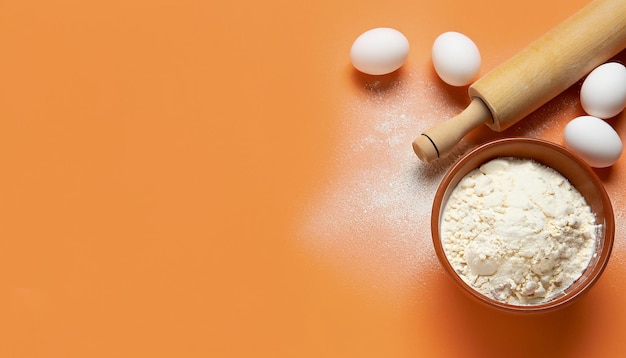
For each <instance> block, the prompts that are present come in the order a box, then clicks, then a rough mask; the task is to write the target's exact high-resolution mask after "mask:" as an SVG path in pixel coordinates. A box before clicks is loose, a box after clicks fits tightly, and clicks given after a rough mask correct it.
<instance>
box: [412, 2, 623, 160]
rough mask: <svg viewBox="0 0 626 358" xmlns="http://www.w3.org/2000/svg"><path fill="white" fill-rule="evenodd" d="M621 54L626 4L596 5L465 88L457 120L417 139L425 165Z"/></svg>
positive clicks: (521, 114)
mask: <svg viewBox="0 0 626 358" xmlns="http://www.w3.org/2000/svg"><path fill="white" fill-rule="evenodd" d="M624 48H626V0H595V1H592V2H591V3H589V4H588V5H586V6H585V7H584V8H582V9H581V10H579V11H578V12H577V13H575V14H574V15H572V16H571V17H570V18H568V19H567V20H565V21H564V22H562V23H561V24H559V25H558V26H556V27H555V28H553V29H552V30H550V31H549V32H547V33H546V34H545V35H543V36H542V37H541V38H539V39H537V40H535V41H534V42H533V43H531V44H530V45H529V46H528V47H526V48H525V49H523V50H522V51H521V52H519V53H518V54H516V55H515V56H513V57H512V58H510V59H509V60H507V61H506V62H504V63H502V64H501V65H499V66H498V67H496V68H494V69H493V70H491V71H490V72H489V73H487V74H486V75H484V76H483V77H482V78H480V79H478V80H477V81H476V82H474V83H473V84H472V85H471V86H470V87H469V90H468V92H469V96H470V98H471V102H470V104H469V106H468V107H467V108H466V109H465V110H464V111H463V112H461V113H460V114H458V115H457V116H455V117H453V118H451V119H449V120H448V121H446V122H442V123H440V124H438V125H436V126H434V127H432V128H430V129H428V130H427V131H425V132H424V133H422V135H420V136H419V137H417V139H415V141H414V142H413V150H414V151H415V154H417V156H418V157H419V158H420V159H421V160H422V161H425V162H430V161H433V160H435V159H437V158H440V157H443V156H445V155H446V153H447V152H449V151H450V150H451V149H452V148H453V147H454V146H455V145H456V144H457V143H458V142H459V141H460V140H461V138H463V136H465V135H466V134H467V133H468V132H469V131H471V130H472V129H473V128H476V127H477V126H478V125H480V124H481V123H485V124H486V125H487V126H488V127H489V128H491V129H492V130H494V131H497V132H500V131H503V130H505V129H507V128H508V127H510V126H511V125H513V124H514V123H516V122H517V121H519V120H520V119H522V118H524V117H525V116H527V115H528V114H530V113H531V112H533V111H534V110H536V109H537V108H539V107H540V106H542V105H543V104H545V103H546V102H548V101H549V100H551V99H552V98H554V97H556V96H557V95H558V94H559V93H561V92H563V91H565V90H566V89H567V88H569V87H570V86H572V85H573V84H574V83H576V81H578V80H580V79H581V78H583V77H584V76H585V75H587V74H588V73H589V72H591V71H592V70H593V69H594V68H595V67H597V66H599V65H601V64H603V63H604V62H606V61H607V60H609V59H610V58H611V57H613V56H615V55H616V54H618V53H619V52H620V51H622V50H623V49H624Z"/></svg>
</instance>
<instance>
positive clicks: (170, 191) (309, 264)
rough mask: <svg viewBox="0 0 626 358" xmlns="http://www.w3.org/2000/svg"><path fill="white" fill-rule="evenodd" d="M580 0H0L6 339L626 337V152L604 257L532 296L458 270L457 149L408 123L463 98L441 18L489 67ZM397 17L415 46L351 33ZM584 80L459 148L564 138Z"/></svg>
mask: <svg viewBox="0 0 626 358" xmlns="http://www.w3.org/2000/svg"><path fill="white" fill-rule="evenodd" d="M585 3H586V1H582V0H575V1H568V2H562V1H545V0H527V1H519V2H503V1H496V0H476V1H473V2H467V1H458V0H441V1H425V0H417V1H416V0H411V1H409V0H394V1H387V2H380V1H352V0H348V1H339V2H338V1H331V0H318V1H308V0H307V1H281V0H266V1H263V2H261V1H256V2H253V1H248V2H238V1H221V2H216V1H213V0H211V1H201V0H176V1H173V0H125V1H121V0H107V1H102V0H92V1H76V0H46V1H38V0H2V1H0V49H1V51H0V167H1V168H2V174H0V357H50V358H52V357H152V358H156V357H461V356H463V357H479V356H480V357H485V356H508V357H513V356H548V355H549V356H553V357H589V356H596V357H620V356H623V355H624V351H625V348H626V346H625V345H626V343H625V342H624V333H623V332H624V331H626V306H625V305H624V298H623V297H624V295H626V290H625V286H624V280H623V277H624V276H625V274H626V272H625V268H624V267H625V265H624V261H625V257H624V255H625V248H624V237H623V229H624V227H623V224H622V221H623V220H622V219H623V217H624V215H625V214H626V212H625V211H624V209H623V205H622V204H623V201H624V189H623V183H624V180H625V176H626V165H625V163H626V162H624V161H623V160H622V161H620V162H618V163H617V164H616V165H615V166H613V167H612V168H611V169H606V170H598V173H599V174H600V176H601V177H602V179H603V181H604V182H605V183H606V187H607V190H608V192H609V194H610V195H611V198H612V200H613V203H614V206H615V210H616V215H617V221H618V226H617V236H616V241H615V247H614V251H613V256H612V258H611V261H610V263H609V265H608V267H607V269H606V271H605V273H604V275H603V277H602V278H601V279H600V281H599V282H598V283H597V284H596V286H594V287H593V289H592V290H591V292H589V294H588V295H586V296H584V297H583V299H582V300H581V301H579V302H577V303H576V304H575V305H574V306H571V307H568V308H566V309H564V310H562V311H558V312H554V313H551V314H548V315H544V316H532V317H521V316H510V315H506V314H503V313H500V312H494V311H491V310H489V309H487V308H485V307H482V306H479V305H478V304H477V303H475V302H473V301H470V300H469V299H468V298H467V297H466V296H463V295H462V294H461V293H460V291H459V290H458V289H457V287H455V286H454V284H453V282H452V280H451V279H449V278H448V277H446V275H445V273H444V271H443V270H442V268H441V267H440V266H439V264H438V262H437V261H436V257H435V255H434V251H433V248H432V245H431V242H430V230H429V227H428V223H429V219H430V212H429V205H430V202H431V200H432V196H433V194H434V191H435V189H436V185H437V183H438V181H439V179H440V178H441V175H442V174H443V171H444V170H445V169H446V168H447V166H448V165H449V164H450V161H442V162H438V163H435V164H424V163H421V162H419V161H418V160H417V158H416V157H415V156H414V155H413V153H412V151H411V146H410V143H411V141H412V139H413V137H414V136H415V135H418V134H419V133H420V132H421V131H422V130H424V129H425V128H427V127H429V126H430V125H432V124H434V123H436V122H438V121H441V120H444V119H446V118H448V117H450V116H452V115H454V114H455V113H457V112H459V111H460V110H461V109H462V108H464V107H465V105H467V102H468V99H467V96H466V88H451V87H449V86H447V85H445V84H444V83H442V82H441V81H440V80H439V79H438V78H437V76H436V75H435V73H434V71H433V70H432V63H431V62H430V46H431V45H432V42H433V41H434V39H435V37H436V36H437V35H439V34H440V33H442V32H444V31H449V30H455V31H460V32H463V33H465V34H466V35H468V36H469V37H471V38H472V39H473V40H474V41H475V42H476V44H477V45H478V47H479V49H480V51H481V54H482V57H483V67H482V69H481V73H483V74H484V73H485V72H486V71H488V70H489V69H490V68H493V67H494V66H496V65H497V64H498V63H500V62H502V61H504V60H505V59H506V58H508V57H509V56H511V55H512V54H514V53H515V52H517V51H518V50H520V49H521V48H522V47H524V46H525V45H526V44H528V43H529V42H530V41H532V40H533V39H535V38H536V37H538V36H540V35H541V34H542V33H544V32H545V31H547V30H548V29H549V28H551V27H552V26H554V25H556V24H557V23H558V22H560V21H561V20H563V19H565V18H566V17H567V16H569V15H570V14H571V13H573V12H574V11H576V10H577V9H578V8H580V7H582V6H583V5H584V4H585ZM381 26H389V27H394V28H396V29H398V30H400V31H402V32H403V33H404V34H405V35H406V36H407V38H408V39H409V42H410V44H411V52H410V55H409V57H408V59H407V62H406V64H405V66H403V67H402V68H401V69H400V70H399V71H397V72H396V73H394V74H392V75H389V76H385V77H382V78H374V77H369V76H365V75H361V74H359V73H357V72H356V71H355V70H354V69H353V68H352V67H351V65H350V62H349V56H348V54H349V50H350V46H351V44H352V42H353V41H354V40H355V39H356V37H357V36H358V35H359V34H361V33H362V32H364V31H365V30H368V29H370V28H374V27H381ZM625 58H626V56H625V55H624V53H622V54H620V55H619V56H618V59H619V60H621V61H624V59H625ZM579 87H580V83H578V84H576V85H574V86H573V87H572V88H571V89H570V90H568V91H566V92H565V93H564V94H562V95H561V96H559V97H557V98H556V99H555V100H553V101H551V102H550V103H548V104H547V105H546V106H544V107H543V108H542V109H540V110H538V111H537V112H535V113H533V114H532V115H531V116H530V118H527V119H526V120H525V121H523V122H521V123H520V124H519V125H516V126H514V127H513V128H511V129H510V130H508V131H507V132H504V133H493V132H490V131H489V130H488V129H487V128H486V127H484V128H479V129H477V130H475V131H473V132H472V133H471V134H470V135H469V136H468V137H467V138H466V139H465V140H464V141H463V143H461V145H460V148H465V149H467V148H470V147H471V146H472V145H475V144H478V143H480V142H483V141H485V140H487V139H489V138H496V137H500V136H510V135H527V136H534V137H541V138H546V139H550V140H552V141H555V142H558V143H562V131H563V127H564V126H565V124H566V123H567V121H568V120H569V119H572V118H574V117H575V116H578V115H581V114H582V109H581V108H580V105H579V103H578V90H579ZM624 116H625V115H624V114H621V115H620V116H618V117H616V118H614V119H611V120H610V123H611V124H613V125H614V126H615V128H616V129H617V130H618V133H620V135H622V136H624V135H626V127H625V126H624V124H623V123H624V120H625V119H626V118H624ZM457 154H460V153H457Z"/></svg>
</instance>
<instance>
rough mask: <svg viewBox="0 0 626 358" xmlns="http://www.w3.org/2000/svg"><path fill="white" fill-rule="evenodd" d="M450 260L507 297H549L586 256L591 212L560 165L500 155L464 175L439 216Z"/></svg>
mask: <svg viewBox="0 0 626 358" xmlns="http://www.w3.org/2000/svg"><path fill="white" fill-rule="evenodd" d="M441 236H442V243H443V247H444V251H445V253H446V256H447V257H448V260H449V261H450V263H451V264H452V266H453V267H454V269H455V270H456V271H457V272H458V273H459V275H460V276H461V278H462V279H463V280H464V281H465V282H467V283H468V284H469V285H470V286H472V287H474V288H475V289H476V290H478V291H479V292H481V293H482V294H484V295H486V296H489V297H491V298H493V299H496V300H498V301H502V302H507V303H511V304H538V303H542V302H546V301H549V300H550V299H551V298H553V297H554V296H556V295H558V294H559V293H561V292H563V291H564V290H565V289H566V288H567V287H569V286H570V285H571V284H572V283H574V282H575V281H576V280H577V279H578V278H579V277H580V276H581V274H582V272H583V271H584V270H585V268H586V267H587V265H588V264H589V261H590V260H591V258H592V256H593V254H594V250H595V241H596V225H595V217H594V215H593V213H592V212H591V209H590V208H589V206H588V205H587V203H586V201H585V199H584V198H583V197H582V195H581V194H580V193H579V192H578V191H577V190H576V189H575V188H574V187H573V186H572V185H571V184H570V183H569V182H568V181H567V179H565V178H564V177H563V176H562V175H561V174H560V173H558V172H557V171H555V170H553V169H552V168H548V167H546V166H543V165H541V164H539V163H537V162H534V161H532V160H527V159H519V158H498V159H494V160H492V161H490V162H488V163H485V164H483V165H482V166H481V167H480V168H478V169H476V170H474V171H472V172H470V173H469V174H468V175H466V176H465V177H464V178H463V179H462V180H461V181H460V182H459V184H458V185H457V187H456V188H455V189H454V190H453V192H452V194H451V195H450V198H449V199H448V201H447V203H446V205H445V207H444V210H443V213H442V221H441Z"/></svg>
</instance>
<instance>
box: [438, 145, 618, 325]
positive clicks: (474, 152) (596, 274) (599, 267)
mask: <svg viewBox="0 0 626 358" xmlns="http://www.w3.org/2000/svg"><path fill="white" fill-rule="evenodd" d="M511 143H522V144H524V145H530V146H538V147H542V148H548V149H550V150H553V151H556V152H558V153H560V154H562V155H564V156H566V157H568V158H569V159H571V160H572V162H573V163H574V164H576V165H578V166H579V167H580V169H582V170H583V171H584V172H585V174H586V175H587V176H588V177H589V179H590V181H591V182H592V184H593V186H594V187H595V188H596V189H597V191H598V194H599V195H600V200H601V202H602V208H603V209H604V213H605V215H604V216H605V220H604V228H603V232H604V235H603V247H602V252H601V253H600V255H599V256H600V257H598V259H597V262H596V263H595V266H593V267H592V268H593V271H592V273H591V274H590V275H585V276H584V277H583V278H584V280H585V281H582V283H580V284H578V285H577V288H576V289H574V290H573V291H571V292H570V293H568V294H567V295H560V296H557V297H555V298H553V299H551V300H550V301H547V302H544V303H540V304H536V305H514V304H509V303H506V302H501V301H498V300H495V299H493V298H490V297H488V296H485V295H483V294H481V293H480V292H478V291H477V290H476V289H474V288H473V287H471V286H470V285H469V284H467V283H466V282H465V281H463V279H462V278H461V277H460V276H459V275H458V274H457V273H456V271H455V270H454V268H453V267H452V265H451V264H450V262H449V261H448V258H447V257H446V254H445V251H444V248H443V243H442V241H441V239H440V235H439V219H440V216H441V212H442V209H443V207H444V205H445V203H446V201H447V198H446V197H445V195H446V192H447V191H448V190H449V189H450V191H451V189H453V188H449V187H450V184H451V182H452V181H453V180H455V178H457V176H458V172H459V171H460V170H461V169H462V168H463V166H464V165H465V164H466V163H468V162H469V161H470V160H472V159H474V158H475V157H477V156H479V155H480V154H481V153H482V152H483V151H484V150H486V149H490V148H491V149H493V147H500V146H505V145H509V144H511ZM498 157H515V156H513V155H501V156H498V155H494V156H491V157H489V158H487V159H484V160H483V161H481V162H480V163H486V162H487V161H489V160H491V159H495V158H498ZM518 157H519V158H527V159H534V158H532V156H524V155H520V156H518ZM478 166H480V164H478ZM478 166H475V167H474V168H477V167H478ZM465 175H467V174H463V177H464V176H465ZM561 175H563V176H565V175H564V174H561ZM565 177H566V176H565ZM566 178H567V177H566ZM567 179H568V180H570V179H569V178H567ZM459 180H460V179H459ZM457 183H458V182H457ZM455 186H456V184H455ZM577 190H578V189H577ZM431 236H432V240H433V245H434V247H435V252H436V254H437V257H438V259H439V262H440V264H441V265H442V266H443V267H444V269H445V271H446V272H447V273H448V274H449V275H450V276H451V277H452V278H453V279H454V281H455V282H456V283H457V285H458V286H460V288H461V289H462V290H463V291H464V292H466V293H469V294H470V296H471V297H472V298H475V299H477V300H478V301H480V302H482V303H484V304H487V305H488V306H491V307H495V308H497V309H500V310H504V311H507V312H514V313H538V312H546V311H551V310H554V309H556V308H562V307H565V306H567V305H569V304H571V303H572V302H573V301H574V300H575V299H576V298H578V297H580V296H581V295H582V294H584V293H585V292H587V291H588V290H589V288H591V286H593V285H594V284H595V283H596V282H597V280H598V279H599V278H600V276H601V275H602V272H603V271H604V269H605V268H606V266H607V264H608V261H609V258H610V256H611V252H612V248H613V242H614V236H615V217H614V212H613V207H612V204H611V200H610V197H609V195H608V193H607V192H606V189H605V188H604V184H603V183H602V181H601V180H600V178H599V177H598V175H597V174H596V173H595V172H594V170H593V169H592V168H591V167H590V166H589V165H588V164H587V163H586V162H585V161H584V160H583V159H582V158H581V157H579V156H578V155H576V154H575V153H573V152H571V151H570V150H568V149H567V148H565V147H564V146H561V145H559V144H556V143H554V142H550V141H548V140H544V139H538V138H529V137H507V138H499V139H494V140H490V141H487V142H485V143H483V144H480V145H478V146H476V147H475V148H473V149H471V150H470V151H468V152H467V153H466V154H464V155H462V156H461V157H460V158H458V159H457V160H456V161H455V162H454V163H453V164H452V165H451V166H450V168H448V170H447V171H446V172H445V174H444V176H443V177H442V179H441V181H440V183H439V185H438V187H437V190H436V192H435V197H434V200H433V206H432V211H431ZM585 271H587V269H586V270H585ZM581 277H582V276H581ZM577 282H578V280H577Z"/></svg>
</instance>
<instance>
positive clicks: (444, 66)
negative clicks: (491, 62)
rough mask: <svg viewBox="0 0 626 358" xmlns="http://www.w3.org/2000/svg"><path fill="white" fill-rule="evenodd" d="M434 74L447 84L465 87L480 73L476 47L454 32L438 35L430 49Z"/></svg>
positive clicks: (478, 52)
mask: <svg viewBox="0 0 626 358" xmlns="http://www.w3.org/2000/svg"><path fill="white" fill-rule="evenodd" d="M432 60H433V66H434V67H435V72H437V75H438V76H439V77H440V78H441V79H442V80H443V81H444V82H445V83H447V84H449V85H452V86H465V85H468V84H470V83H471V82H472V81H473V80H474V79H475V78H476V75H478V71H480V65H481V58H480V51H478V47H477V46H476V44H475V43H474V41H472V40H471V39H470V38H469V37H467V36H465V35H463V34H461V33H458V32H454V31H449V32H444V33H443V34H441V35H439V36H438V37H437V38H436V39H435V42H434V43H433V47H432Z"/></svg>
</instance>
